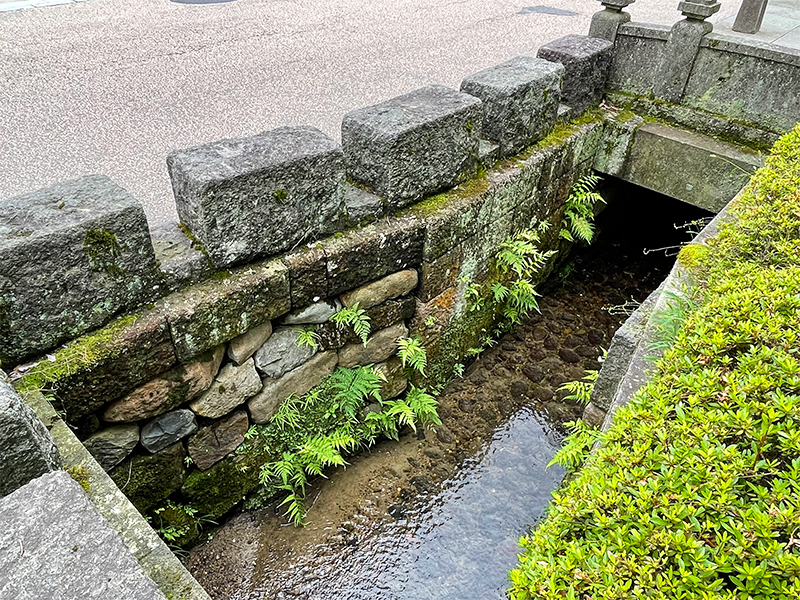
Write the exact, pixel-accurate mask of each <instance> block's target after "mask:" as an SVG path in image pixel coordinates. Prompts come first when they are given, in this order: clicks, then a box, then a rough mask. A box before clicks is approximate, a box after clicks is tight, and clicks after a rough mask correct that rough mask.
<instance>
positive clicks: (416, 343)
mask: <svg viewBox="0 0 800 600" xmlns="http://www.w3.org/2000/svg"><path fill="white" fill-rule="evenodd" d="M397 346H398V348H399V349H398V352H397V355H398V356H399V357H400V362H401V363H402V364H403V368H406V367H410V368H411V369H413V370H415V371H417V372H418V373H419V374H420V375H422V376H423V377H424V376H425V366H426V365H427V364H428V355H427V353H426V352H425V347H424V346H423V345H422V342H421V341H420V339H419V338H418V337H417V336H412V337H410V338H403V339H401V340H398V342H397Z"/></svg>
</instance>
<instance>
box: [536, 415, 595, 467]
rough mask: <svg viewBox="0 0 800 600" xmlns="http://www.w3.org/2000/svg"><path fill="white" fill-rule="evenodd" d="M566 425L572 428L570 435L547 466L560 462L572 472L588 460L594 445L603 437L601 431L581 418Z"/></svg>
mask: <svg viewBox="0 0 800 600" xmlns="http://www.w3.org/2000/svg"><path fill="white" fill-rule="evenodd" d="M565 426H566V427H567V428H568V429H569V430H570V435H569V436H568V437H567V439H566V441H565V443H564V446H563V447H562V448H561V450H559V451H558V452H556V454H555V456H553V460H551V461H550V463H549V464H548V465H547V466H548V467H549V466H551V465H554V464H559V465H561V466H562V467H565V468H566V469H567V472H569V473H572V472H574V471H576V470H577V469H578V468H579V467H580V466H581V465H582V464H583V463H585V462H586V459H587V458H588V457H589V453H590V452H591V450H592V447H593V446H594V445H595V443H596V442H597V441H598V440H599V439H600V438H601V433H600V431H599V430H597V429H595V428H593V427H590V426H589V425H587V424H586V423H584V422H583V421H580V420H578V421H573V422H570V423H565Z"/></svg>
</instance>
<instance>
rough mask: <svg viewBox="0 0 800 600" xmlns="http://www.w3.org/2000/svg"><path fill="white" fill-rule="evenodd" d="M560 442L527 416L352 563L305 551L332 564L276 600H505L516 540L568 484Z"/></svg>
mask: <svg viewBox="0 0 800 600" xmlns="http://www.w3.org/2000/svg"><path fill="white" fill-rule="evenodd" d="M561 440H562V435H561V434H560V433H559V432H558V431H557V430H556V429H555V428H554V427H553V426H552V425H550V424H549V423H548V420H547V417H546V415H544V414H543V413H541V412H539V411H537V410H535V409H532V408H530V407H525V408H523V409H522V410H520V411H519V412H518V413H517V414H516V415H514V416H513V417H512V418H511V420H510V421H509V422H508V423H507V424H506V425H504V426H503V427H500V428H499V429H498V430H497V431H496V433H495V435H494V436H493V438H492V439H491V441H490V442H489V443H488V444H487V446H486V448H485V449H484V450H483V451H482V452H481V453H480V455H479V456H477V457H475V458H473V459H468V460H467V461H466V462H465V463H464V464H463V466H462V467H461V469H460V470H459V472H458V474H457V475H456V477H454V478H453V479H451V480H448V481H447V482H445V484H444V486H443V490H442V491H441V492H439V493H437V494H435V495H434V496H432V497H430V498H429V499H427V500H426V501H424V502H421V503H419V505H418V506H416V507H415V508H414V509H412V510H410V511H409V512H408V513H406V514H405V515H404V516H403V517H402V518H400V519H398V520H397V521H395V522H394V523H385V522H384V523H378V524H377V526H375V527H374V528H373V529H372V531H370V532H364V534H362V535H359V547H358V549H357V550H355V551H354V552H352V554H340V555H339V556H338V557H337V556H331V555H329V554H328V549H327V548H325V547H324V546H320V547H317V548H310V549H308V553H310V554H313V555H316V556H317V557H319V558H322V557H327V558H326V560H325V569H324V571H326V573H325V574H323V573H320V572H318V571H317V572H315V573H314V575H313V578H312V579H307V580H306V581H304V582H303V583H300V585H299V586H297V585H295V586H294V587H293V588H289V590H290V591H284V592H279V593H278V594H277V596H275V597H276V599H278V598H291V597H295V596H298V595H299V596H302V597H303V598H308V599H309V600H328V599H333V598H337V599H348V600H360V599H364V600H367V599H370V600H429V599H430V600H433V599H439V600H446V599H452V600H456V599H459V600H470V599H475V600H479V599H480V600H488V599H490V598H502V597H504V590H505V589H506V588H507V575H506V572H507V570H508V568H509V565H513V564H515V562H516V556H517V544H518V541H519V537H520V536H521V535H524V534H525V533H527V532H528V531H530V526H531V525H532V523H533V522H534V521H535V520H537V519H538V518H539V517H540V516H541V515H542V512H543V511H544V509H545V507H546V506H547V504H548V502H549V500H550V497H551V493H552V491H553V490H554V489H555V488H556V487H558V485H559V484H560V482H561V479H562V478H563V475H564V471H563V469H562V468H561V467H560V466H558V465H554V466H552V467H550V468H547V464H548V463H549V462H550V460H551V459H552V458H553V455H554V454H555V452H556V451H557V450H558V448H559V447H560V446H561ZM301 570H302V569H301ZM268 589H271V586H268ZM268 589H264V588H259V589H256V590H254V591H253V592H252V593H251V594H250V595H249V598H250V599H252V600H255V599H262V598H266V597H269V596H268V594H269V592H268Z"/></svg>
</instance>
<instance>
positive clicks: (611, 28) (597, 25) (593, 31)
mask: <svg viewBox="0 0 800 600" xmlns="http://www.w3.org/2000/svg"><path fill="white" fill-rule="evenodd" d="M628 4H633V0H621V1H620V0H617V2H615V3H614V4H613V5H612V6H613V8H608V7H607V8H606V9H605V10H601V11H599V12H596V13H594V14H593V15H592V23H591V25H590V26H589V37H593V38H603V39H604V40H608V41H609V42H612V43H613V42H614V40H615V39H616V38H617V32H618V31H619V27H620V25H623V24H625V23H628V22H630V20H631V15H630V13H627V12H625V11H624V10H621V9H622V8H624V7H625V6H627V5H628Z"/></svg>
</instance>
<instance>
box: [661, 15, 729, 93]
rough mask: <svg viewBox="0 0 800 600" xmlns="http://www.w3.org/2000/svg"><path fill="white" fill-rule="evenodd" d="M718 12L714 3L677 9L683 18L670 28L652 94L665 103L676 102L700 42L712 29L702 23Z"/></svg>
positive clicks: (705, 23)
mask: <svg viewBox="0 0 800 600" xmlns="http://www.w3.org/2000/svg"><path fill="white" fill-rule="evenodd" d="M719 9H720V3H719V1H718V0H684V1H682V2H681V3H680V4H679V5H678V10H680V11H681V12H682V13H683V15H684V16H685V17H686V18H685V19H683V20H682V21H678V22H677V23H675V25H673V26H672V31H670V34H669V39H668V40H667V47H666V49H665V51H664V58H663V62H662V63H661V68H660V70H659V73H658V75H657V77H656V81H655V86H654V92H655V95H656V97H657V98H659V99H661V100H666V101H667V102H675V103H677V102H680V100H681V98H682V97H683V91H684V90H685V89H686V83H687V82H688V81H689V76H690V75H691V73H692V67H693V66H694V60H695V57H696V56H697V51H698V50H699V48H700V41H701V40H702V39H703V37H704V36H705V35H707V34H709V33H711V31H712V30H713V29H714V26H713V25H712V24H711V23H709V22H708V21H706V19H707V18H708V17H710V16H711V15H713V14H714V13H716V12H717V11H718V10H719Z"/></svg>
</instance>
